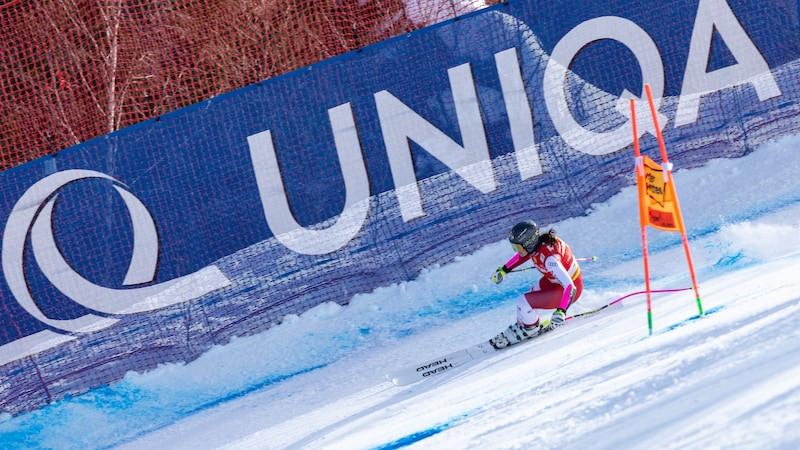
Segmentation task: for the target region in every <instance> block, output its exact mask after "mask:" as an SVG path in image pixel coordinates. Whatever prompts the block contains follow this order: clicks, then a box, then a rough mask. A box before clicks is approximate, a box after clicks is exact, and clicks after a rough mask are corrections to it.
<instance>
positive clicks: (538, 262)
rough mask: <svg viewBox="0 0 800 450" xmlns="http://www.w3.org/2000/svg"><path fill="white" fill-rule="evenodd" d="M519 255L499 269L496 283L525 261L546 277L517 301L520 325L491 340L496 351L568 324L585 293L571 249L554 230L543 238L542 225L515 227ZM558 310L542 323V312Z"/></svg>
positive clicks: (512, 237)
mask: <svg viewBox="0 0 800 450" xmlns="http://www.w3.org/2000/svg"><path fill="white" fill-rule="evenodd" d="M508 240H509V241H511V245H512V246H513V247H514V250H515V251H516V252H517V254H516V255H514V256H513V257H512V258H511V259H510V260H508V262H506V263H505V264H503V265H502V266H500V267H498V268H497V272H495V274H494V276H493V277H492V281H494V282H495V283H496V284H500V282H502V281H503V278H504V277H505V274H506V273H508V272H510V271H511V270H513V269H514V268H516V267H519V266H520V265H522V264H523V263H525V261H529V260H530V261H531V262H532V263H533V265H534V266H535V267H536V268H537V269H538V270H539V272H541V273H542V275H543V276H542V278H541V279H540V280H539V283H538V284H537V285H534V286H533V287H532V288H531V290H530V291H529V292H526V293H525V294H523V295H522V296H520V297H519V299H517V322H516V323H514V324H512V325H510V326H509V327H508V328H506V329H505V330H504V331H503V332H501V333H500V334H498V335H497V336H495V337H494V338H492V339H490V340H489V342H490V343H491V344H492V346H494V347H495V348H498V349H499V348H504V347H507V346H509V345H512V344H516V343H518V342H521V341H523V340H525V339H529V338H532V337H535V336H538V335H539V334H540V333H543V332H545V331H549V330H552V329H554V328H557V327H560V326H562V325H564V324H565V323H566V315H567V308H569V306H570V305H571V304H572V303H574V302H576V301H577V300H578V297H580V295H581V291H583V279H582V277H581V268H580V266H578V261H577V260H576V259H575V255H573V254H572V250H570V248H569V246H568V245H567V244H566V243H565V242H564V241H562V240H561V239H560V238H558V237H556V232H555V230H554V229H552V228H551V229H550V230H549V231H548V232H547V233H545V234H543V235H541V236H539V226H538V225H536V223H535V222H533V221H530V220H526V221H524V222H520V223H518V224H516V225H514V228H512V229H511V233H510V235H509V237H508ZM542 309H555V311H554V312H553V314H552V315H551V317H550V320H549V321H545V322H543V323H542V324H540V323H539V310H542Z"/></svg>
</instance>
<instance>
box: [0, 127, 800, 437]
mask: <svg viewBox="0 0 800 450" xmlns="http://www.w3.org/2000/svg"><path fill="white" fill-rule="evenodd" d="M799 145H800V137H791V138H786V139H783V140H781V141H780V142H777V143H773V144H769V145H766V146H764V147H762V148H760V149H758V150H757V151H755V152H753V153H752V154H750V155H748V156H746V157H744V158H740V159H736V160H715V161H711V162H710V163H708V164H707V165H706V166H705V167H702V168H699V169H694V170H677V171H676V172H675V180H676V185H677V189H678V194H679V196H680V201H681V206H682V209H683V213H684V219H685V221H686V226H687V229H688V232H689V239H690V248H691V251H692V257H693V260H694V264H695V268H696V270H697V277H698V282H699V292H700V294H701V298H702V302H703V307H704V310H705V313H706V314H705V316H704V317H702V318H699V317H697V315H698V309H697V306H696V303H695V299H694V295H693V294H692V293H691V292H690V291H683V292H678V293H671V294H655V295H653V317H654V334H653V335H652V336H649V335H648V328H647V315H646V302H645V296H644V295H635V296H632V297H630V298H628V299H626V300H624V301H623V302H621V304H622V305H623V306H622V307H620V308H609V309H607V310H604V311H603V312H601V313H599V314H597V315H595V316H590V317H589V318H585V319H576V320H573V321H571V322H570V323H569V325H568V326H567V327H565V328H564V329H560V330H557V331H555V332H553V333H549V334H547V335H543V336H541V337H540V338H537V339H535V340H534V341H530V342H527V343H524V344H522V345H518V346H515V347H511V348H509V349H507V350H505V351H502V352H498V353H496V354H494V355H492V356H491V357H490V358H488V359H484V360H481V361H477V362H473V363H472V364H470V365H468V366H466V367H463V368H461V369H457V370H454V371H450V372H446V373H443V374H441V375H438V376H436V377H432V378H430V379H427V380H425V381H423V382H420V383H417V384H413V385H410V386H405V387H396V386H393V385H392V384H391V383H389V382H387V381H386V380H385V378H384V374H385V373H386V371H387V370H389V369H394V368H399V367H403V366H406V365H409V364H415V363H417V362H420V361H424V360H426V359H429V358H433V357H437V356H439V355H442V354H446V353H449V352H451V351H454V350H457V349H460V348H463V347H465V346H467V345H471V344H474V343H477V342H479V341H482V340H484V339H487V338H488V337H491V336H493V335H494V334H496V333H497V332H499V331H501V330H502V329H503V328H505V327H506V326H507V325H508V324H510V323H511V322H512V321H513V320H514V318H515V313H514V302H515V297H516V296H517V295H519V294H520V293H522V292H524V291H525V290H526V289H527V288H528V287H529V286H530V285H531V284H532V283H533V282H535V280H536V279H537V276H536V275H535V272H534V271H526V272H521V273H519V274H511V275H509V276H508V277H507V279H506V281H505V282H504V283H503V284H501V285H497V286H496V285H494V284H493V283H492V282H491V281H490V277H491V275H492V273H493V271H494V269H495V268H496V267H497V266H498V265H500V264H502V263H503V262H505V261H506V259H507V258H508V257H510V256H511V254H512V250H511V248H510V246H509V245H508V243H507V242H505V241H504V240H503V239H504V237H505V234H506V230H504V229H503V230H497V236H498V242H496V243H495V244H491V245H488V246H485V247H483V248H481V249H479V250H477V251H475V252H474V253H472V254H470V255H464V256H463V257H460V258H458V259H457V260H455V261H454V262H452V263H450V264H448V265H445V266H442V267H432V268H430V269H429V270H427V271H426V272H424V273H423V274H422V275H421V276H420V277H419V278H418V279H417V280H414V281H412V282H408V283H402V284H397V285H392V286H389V287H385V288H381V289H378V290H376V291H375V292H373V293H370V294H364V295H357V296H355V297H354V298H353V299H352V301H351V304H350V305H348V306H346V307H340V306H338V305H335V304H325V305H321V306H319V307H317V308H314V309H313V310H311V311H308V312H307V313H305V314H303V315H302V316H299V317H298V316H291V317H287V318H286V320H285V322H284V323H283V324H281V325H280V326H278V327H275V328H273V329H271V330H269V331H267V332H265V333H261V334H259V335H256V336H252V337H248V338H240V339H235V340H234V341H233V342H231V343H230V344H228V345H226V346H221V347H217V348H214V349H212V350H211V351H209V352H208V353H207V354H205V355H204V356H202V357H201V358H200V359H198V360H196V361H194V362H192V363H189V364H185V365H182V364H172V365H165V366H162V367H160V368H158V369H156V370H154V371H151V372H148V373H144V374H136V373H131V374H129V375H128V376H127V377H126V378H125V379H124V380H122V381H121V382H118V383H116V384H114V385H113V386H110V387H105V388H101V389H97V390H94V391H91V392H89V393H87V394H85V395H82V396H79V397H76V398H68V399H65V400H64V401H61V402H59V403H56V404H54V405H51V406H49V407H46V408H43V409H41V410H38V411H35V412H32V413H28V414H23V415H20V416H18V417H13V418H12V417H8V416H6V417H4V418H2V421H0V443H2V446H3V448H58V449H71V448H74V449H90V448H121V449H150V448H170V449H183V448H185V449H197V448H204V449H205V448H226V449H305V448H307V449H323V448H330V449H362V448H363V449H367V448H379V449H389V448H401V447H408V448H442V447H444V448H463V449H468V448H469V449H487V448H492V449H495V448H497V449H506V448H509V449H511V448H528V447H531V448H537V447H539V448H570V449H571V448H575V449H585V448H592V449H605V448H609V449H610V448H641V449H652V448H659V449H665V448H666V449H669V448H676V449H677V448H681V449H684V448H703V449H708V448H736V449H739V448H742V449H797V448H800V293H798V290H799V289H798V288H800V276H798V275H797V271H798V270H800V234H799V233H798V232H800V179H799V178H798V176H797V173H798V168H800V158H798V153H797V150H796V148H797V147H798V146H799ZM678 169H679V168H678ZM534 219H535V218H534ZM511 225H513V224H509V227H510V226H511ZM541 225H542V226H545V227H546V226H550V224H541ZM552 226H553V227H555V228H556V229H557V231H558V234H559V235H560V236H561V237H563V238H564V239H565V240H566V241H567V242H569V243H570V245H571V246H572V248H573V249H574V250H575V252H576V254H577V255H578V256H592V255H597V256H598V257H599V259H598V261H596V262H586V263H584V264H583V265H582V268H583V272H584V280H585V290H584V294H583V296H582V297H581V299H580V301H579V303H578V304H576V305H574V306H573V307H572V308H571V309H570V311H569V312H570V313H572V314H575V313H578V312H581V311H586V310H589V309H593V308H595V307H598V306H602V305H604V304H607V303H608V302H610V301H612V300H614V299H616V298H619V297H621V296H623V295H626V294H629V293H631V292H636V291H640V290H642V289H643V287H644V282H643V263H642V260H641V234H640V231H639V225H638V215H637V204H636V196H635V189H634V188H633V187H630V188H626V189H624V190H623V192H621V193H620V194H619V195H617V196H615V197H614V198H612V199H611V200H610V201H608V202H606V203H604V204H600V205H595V206H594V207H593V209H592V211H590V212H589V214H588V215H587V216H585V217H579V218H573V219H569V220H566V221H564V222H561V223H557V224H552ZM648 239H649V248H650V252H651V256H652V260H651V271H652V278H653V287H654V288H656V289H662V288H664V289H666V288H683V287H689V286H691V280H690V278H689V275H688V273H687V270H686V262H685V256H684V252H683V247H682V246H681V242H680V237H679V235H677V234H674V233H664V232H659V231H655V230H653V229H648Z"/></svg>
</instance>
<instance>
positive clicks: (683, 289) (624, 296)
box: [565, 287, 692, 320]
mask: <svg viewBox="0 0 800 450" xmlns="http://www.w3.org/2000/svg"><path fill="white" fill-rule="evenodd" d="M690 289H692V288H691V287H687V288H677V289H651V290H650V293H651V294H656V293H666V292H681V291H688V290H690ZM646 293H647V291H638V292H632V293H630V294H626V295H623V296H622V297H620V298H618V299H616V300H614V301H612V302H611V303H608V304H607V305H603V306H601V307H599V308H596V309H593V310H591V311H586V312H582V313H579V314H575V315H572V316H569V317H567V318H566V319H565V320H570V319H572V318H575V317H582V316H588V315H591V314H595V313H598V312H600V311H602V310H604V309H606V308H608V307H609V306H613V305H616V304H617V303H619V302H621V301H623V300H625V299H626V298H629V297H633V296H634V295H641V294H646Z"/></svg>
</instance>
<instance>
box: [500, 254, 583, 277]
mask: <svg viewBox="0 0 800 450" xmlns="http://www.w3.org/2000/svg"><path fill="white" fill-rule="evenodd" d="M575 261H580V262H583V261H597V256H587V257H586V258H575ZM535 268H536V267H526V268H524V269H515V270H509V271H508V272H506V273H514V272H524V271H526V270H531V269H535Z"/></svg>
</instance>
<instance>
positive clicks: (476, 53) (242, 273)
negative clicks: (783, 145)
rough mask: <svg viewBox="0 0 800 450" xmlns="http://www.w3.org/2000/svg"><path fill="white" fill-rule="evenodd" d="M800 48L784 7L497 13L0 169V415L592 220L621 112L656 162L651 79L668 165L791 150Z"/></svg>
mask: <svg viewBox="0 0 800 450" xmlns="http://www.w3.org/2000/svg"><path fill="white" fill-rule="evenodd" d="M798 31H800V30H798V6H797V2H792V1H787V0H779V1H773V2H748V1H725V0H699V1H698V0H692V1H690V0H686V1H677V2H671V3H670V4H663V5H642V4H641V3H640V2H630V1H623V0H616V1H600V2H593V3H591V4H587V3H586V2H578V1H576V0H572V1H570V0H568V1H559V2H550V1H546V0H541V1H538V0H537V1H511V2H508V3H504V4H501V5H497V6H495V7H492V8H487V9H484V10H481V11H478V12H476V13H473V14H470V15H468V16H464V17H461V18H459V19H457V20H453V21H449V22H446V23H443V24H440V25H437V26H434V27H430V28H426V29H423V30H420V31H418V32H415V33H411V34H408V35H404V36H399V37H396V38H393V39H390V40H388V41H386V42H383V43H381V44H379V45H375V46H371V47H367V48H364V49H362V50H359V51H357V52H352V53H349V54H346V55H343V56H340V57H337V58H333V59H331V60H328V61H325V62H323V63H320V64H316V65H313V66H309V67H307V68H304V69H300V70H297V71H295V72H293V73H290V74H287V75H285V76H281V77H278V78H274V79H270V80H265V81H264V82H262V83H258V84H256V85H252V86H249V87H247V88H244V89H241V90H238V91H235V92H233V93H230V94H226V95H223V96H220V97H217V98H214V99H210V100H208V101H206V102H203V103H201V104H197V105H194V106H192V107H189V108H185V109H182V110H180V111H177V112H174V113H170V114H167V115H165V116H163V117H160V118H158V119H154V120H150V121H148V122H145V123H142V124H139V125H137V126H133V127H130V128H128V129H125V130H122V131H120V132H117V133H114V134H111V135H109V136H106V137H102V138H98V139H95V140H92V141H90V142H86V143H84V144H81V145H78V146H76V147H73V148H70V149H68V150H65V151H63V152H59V153H58V154H54V155H52V156H49V157H45V158H41V159H39V160H36V161H33V162H31V163H28V164H25V165H23V166H20V167H17V168H14V169H12V170H8V171H6V172H4V173H2V174H0V177H1V178H0V186H2V188H0V217H2V218H3V220H2V224H3V235H2V255H1V256H2V271H3V279H2V282H0V302H2V307H3V309H2V312H3V315H4V320H3V321H2V324H0V365H1V367H0V376H3V377H4V378H5V379H7V380H10V382H9V383H7V384H6V386H7V387H6V388H0V405H2V408H3V409H4V410H6V411H9V412H18V411H22V410H27V409H31V408H35V407H38V406H40V405H42V404H46V403H48V402H50V401H52V400H54V399H58V398H61V397H63V396H64V395H66V394H68V393H75V392H82V391H84V390H86V389H88V388H90V387H93V386H97V385H100V384H103V383H107V382H110V381H113V380H116V379H119V378H121V377H122V376H123V375H124V373H125V372H126V371H128V370H146V369H148V368H151V367H154V366H155V365H157V364H160V363H163V362H169V361H188V360H191V359H194V358H196V357H197V356H198V355H199V354H201V353H202V352H203V351H205V350H207V349H208V348H209V347H210V346H212V345H214V344H219V343H224V342H226V341H227V340H228V339H230V338H231V337H232V336H237V335H245V334H250V333H254V332H258V331H262V330H265V329H267V328H269V327H270V326H272V325H274V324H277V323H279V322H280V320H281V319H282V317H284V316H285V315H286V314H297V313H300V312H302V311H304V310H306V309H308V308H310V307H313V306H315V305H317V304H320V303H322V302H327V301H333V302H337V303H340V304H346V303H347V302H348V301H349V300H350V298H351V297H352V296H353V295H354V294H357V293H359V292H368V291H370V290H372V289H374V288H376V287H378V286H382V285H386V284H388V283H393V282H399V281H403V280H408V279H411V278H413V277H414V276H416V275H417V274H418V273H419V271H420V270H422V269H423V268H425V267H428V266H430V265H432V264H437V263H446V262H447V261H449V260H450V259H452V258H453V257H455V256H458V255H460V254H464V253H468V252H471V251H473V250H475V249H477V248H479V247H480V246H482V245H485V244H487V243H490V242H494V241H497V240H499V239H502V237H503V236H504V235H505V232H506V230H507V228H508V226H509V225H510V224H512V223H514V222H515V221H516V220H519V219H523V218H534V219H535V220H537V221H539V222H540V223H543V224H547V223H550V222H554V221H557V220H561V219H564V218H567V217H573V216H577V215H582V214H585V213H586V212H587V211H588V209H589V208H590V207H591V205H592V204H595V203H598V202H602V201H605V200H607V199H608V198H609V197H610V196H612V195H613V194H615V193H617V192H618V191H619V190H620V189H621V188H622V187H624V186H626V185H630V184H632V183H633V157H632V150H631V144H632V142H633V136H632V130H631V125H630V112H629V110H628V109H627V105H628V99H629V98H631V97H633V98H636V99H637V102H638V105H637V111H639V113H638V116H637V117H638V123H639V132H640V134H641V139H642V144H643V152H644V153H651V154H653V155H657V154H658V153H657V152H658V149H657V144H656V140H655V137H654V136H655V132H656V130H655V127H654V125H653V121H652V119H651V118H650V115H649V114H650V113H649V110H648V106H647V103H646V100H643V89H644V85H645V84H649V85H650V86H651V87H652V89H653V91H654V94H655V96H656V102H655V103H656V105H657V107H658V111H659V114H660V120H659V125H660V126H661V131H662V132H663V135H664V137H665V139H666V141H667V146H668V149H669V152H670V159H671V160H672V162H674V163H675V165H676V166H677V167H691V166H695V165H699V164H702V163H704V162H706V161H708V160H710V159H713V158H719V157H737V156H741V155H744V154H746V153H748V152H749V151H750V150H751V149H752V148H754V147H755V146H757V145H759V144H761V143H763V142H766V141H767V140H770V139H774V138H776V137H778V136H780V135H784V134H792V133H797V131H798V125H797V117H798V106H797V99H798V88H797V86H800V84H798V82H797V73H798V70H797V68H796V65H797V64H798V63H797V59H798V55H800V38H799V36H800V33H798ZM635 213H636V212H635V211H632V214H635ZM32 369H36V370H32ZM10 386H14V388H13V389H12V388H11V387H10Z"/></svg>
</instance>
